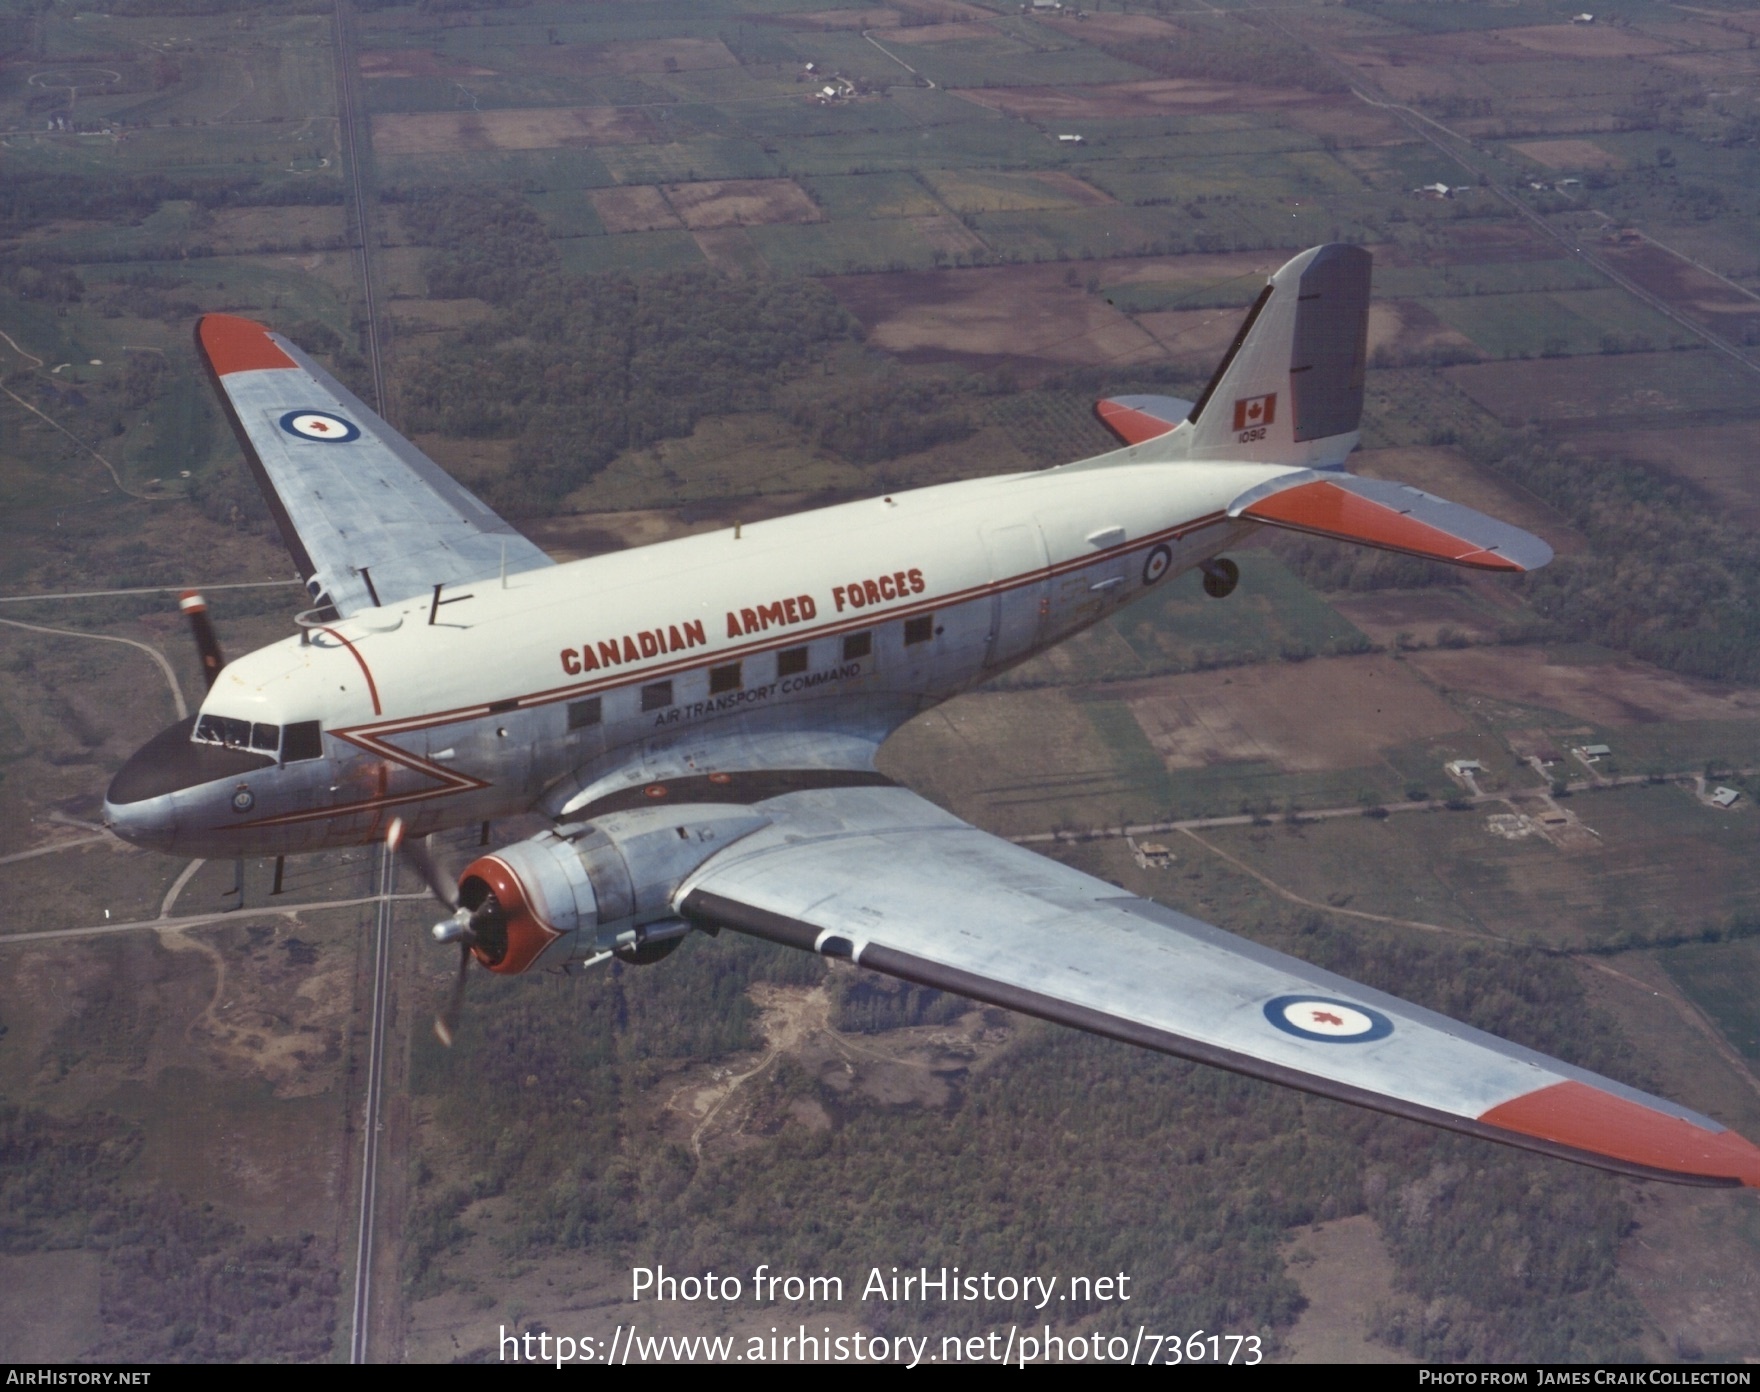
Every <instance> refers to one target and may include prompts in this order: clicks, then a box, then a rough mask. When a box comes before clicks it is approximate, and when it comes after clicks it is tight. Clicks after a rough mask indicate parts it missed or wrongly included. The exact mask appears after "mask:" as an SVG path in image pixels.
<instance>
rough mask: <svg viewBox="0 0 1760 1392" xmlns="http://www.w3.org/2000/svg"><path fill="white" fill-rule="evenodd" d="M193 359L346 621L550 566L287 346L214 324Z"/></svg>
mask: <svg viewBox="0 0 1760 1392" xmlns="http://www.w3.org/2000/svg"><path fill="white" fill-rule="evenodd" d="M196 347H197V349H198V350H199V351H200V353H201V355H202V359H203V361H204V362H206V363H207V365H208V369H209V371H210V373H212V375H213V377H214V380H215V384H216V386H217V387H218V389H219V393H220V399H221V401H222V402H223V403H224V405H225V407H226V412H227V415H228V416H229V417H230V418H231V421H232V426H233V430H234V431H235V432H236V433H237V435H238V439H239V443H240V444H241V445H242V446H243V447H244V451H245V457H246V459H247V460H248V461H249V463H250V466H251V472H252V473H253V474H254V475H255V476H256V480H257V484H258V486H259V487H261V488H262V490H263V496H264V498H265V499H266V500H267V501H268V504H269V508H270V511H271V512H273V513H274V515H275V520H276V522H277V523H279V524H280V527H281V535H282V539H283V540H284V541H285V542H286V544H287V549H288V550H289V551H290V552H292V554H293V559H294V563H295V564H296V565H297V566H298V567H299V570H300V574H301V576H302V577H303V578H304V579H305V581H306V586H307V588H308V589H309V590H310V591H311V593H312V596H313V598H314V599H315V600H317V601H318V602H319V603H327V604H330V605H332V606H333V607H334V608H335V609H336V611H337V612H338V613H339V614H342V615H344V616H346V615H348V614H353V613H357V612H359V611H360V610H362V609H373V608H377V607H379V606H380V605H383V604H392V603H395V602H396V601H398V600H404V599H410V598H413V597H414V596H416V595H424V594H428V593H429V592H431V591H432V589H433V587H434V586H435V585H456V584H460V583H463V582H467V581H473V580H483V579H487V578H489V577H491V576H494V575H496V574H498V573H499V572H501V571H502V570H503V569H505V570H506V571H507V572H508V573H509V574H512V573H516V572H519V571H523V570H535V569H537V568H538V567H540V566H547V565H550V564H552V562H551V560H550V558H549V557H548V556H546V555H545V554H544V553H543V552H542V551H540V550H539V549H538V548H537V547H536V546H534V545H533V544H532V543H531V542H530V541H528V540H527V539H526V538H525V537H523V536H521V535H520V534H519V533H518V532H517V531H515V530H514V529H513V528H512V527H511V526H509V525H508V523H507V522H505V521H503V520H502V519H501V518H500V517H499V516H497V515H496V514H495V513H494V512H493V511H492V510H491V509H489V508H487V507H485V506H484V505H483V504H482V503H481V502H479V501H478V500H477V499H476V498H474V497H472V496H471V495H470V493H468V492H467V491H465V489H463V488H461V487H460V486H459V485H458V484H457V483H456V482H454V480H453V479H452V478H451V477H450V476H449V475H447V474H446V472H445V471H444V470H442V469H441V468H440V467H439V466H438V465H436V464H435V463H434V462H433V461H432V460H431V459H429V458H428V457H427V456H426V455H424V454H423V453H422V452H421V451H420V450H418V449H417V448H416V447H415V446H414V445H412V444H410V443H409V441H407V440H405V439H404V438H403V437H402V436H401V435H399V434H398V433H397V432H396V431H395V430H393V429H392V428H391V427H390V426H389V425H387V424H386V423H385V422H384V421H383V420H381V419H380V418H379V416H378V415H377V414H375V413H374V412H373V411H371V410H369V409H368V408H367V406H366V405H365V403H363V402H362V401H360V400H359V399H358V398H357V397H356V396H355V395H354V394H353V393H352V392H350V391H349V390H348V388H346V387H344V386H343V385H342V384H341V383H340V382H338V381H337V380H336V379H335V378H334V377H332V376H330V374H329V373H327V372H325V371H324V369H323V368H321V367H319V366H318V365H317V364H316V363H315V362H313V361H312V360H311V359H310V358H309V357H307V356H306V355H305V354H304V353H302V352H300V350H299V349H298V348H296V347H294V346H293V344H291V343H289V342H288V341H287V340H286V339H285V338H282V337H281V336H280V335H279V334H273V333H270V332H269V330H268V329H266V328H264V327H263V326H262V325H261V324H257V323H253V322H252V321H251V320H249V319H240V318H237V317H235V316H233V315H229V314H209V315H205V316H204V317H203V318H202V319H201V320H200V321H199V322H198V323H197V325H196Z"/></svg>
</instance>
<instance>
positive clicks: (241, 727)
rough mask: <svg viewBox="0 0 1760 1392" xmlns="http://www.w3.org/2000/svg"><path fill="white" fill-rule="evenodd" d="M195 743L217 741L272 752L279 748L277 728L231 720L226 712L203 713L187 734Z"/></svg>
mask: <svg viewBox="0 0 1760 1392" xmlns="http://www.w3.org/2000/svg"><path fill="white" fill-rule="evenodd" d="M190 738H191V739H193V740H194V741H195V742H196V743H197V744H219V745H224V746H225V747H226V748H228V749H254V750H256V751H257V752H258V753H259V754H275V753H278V752H279V751H280V749H281V727H280V726H279V725H265V724H263V722H262V721H257V722H255V723H252V722H251V721H249V720H235V719H234V718H233V717H231V716H228V715H204V716H203V717H202V718H201V719H200V720H198V721H196V728H195V733H194V734H193V735H191V736H190Z"/></svg>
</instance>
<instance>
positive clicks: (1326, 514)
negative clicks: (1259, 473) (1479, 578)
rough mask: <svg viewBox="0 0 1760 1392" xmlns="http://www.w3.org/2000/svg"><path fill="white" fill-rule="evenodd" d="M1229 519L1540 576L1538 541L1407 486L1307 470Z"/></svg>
mask: <svg viewBox="0 0 1760 1392" xmlns="http://www.w3.org/2000/svg"><path fill="white" fill-rule="evenodd" d="M1228 513H1229V516H1231V517H1244V518H1247V519H1249V520H1250V521H1254V522H1264V523H1267V524H1269V525H1271V526H1274V527H1287V528H1289V529H1290V530H1291V531H1297V532H1310V533H1313V534H1314V535H1316V536H1324V537H1331V538H1333V539H1334V540H1336V541H1354V542H1359V543H1361V544H1362V545H1364V546H1376V547H1380V548H1381V549H1382V550H1385V551H1400V552H1404V553H1405V554H1406V555H1409V556H1422V557H1424V558H1426V559H1427V560H1433V561H1446V562H1447V563H1448V564H1450V565H1459V566H1470V567H1473V568H1474V569H1478V570H1501V571H1509V572H1521V571H1527V570H1538V569H1539V568H1540V567H1541V566H1543V565H1545V564H1546V563H1547V562H1548V561H1550V560H1551V559H1552V548H1551V547H1550V546H1548V545H1547V544H1546V543H1545V542H1543V541H1541V540H1540V538H1539V537H1537V536H1534V535H1532V534H1531V533H1529V532H1524V531H1523V530H1522V529H1521V528H1520V527H1512V526H1510V524H1509V523H1507V522H1500V521H1498V520H1497V519H1496V518H1495V517H1488V516H1486V515H1485V514H1484V513H1482V512H1477V511H1475V510H1474V509H1472V508H1470V507H1463V506H1462V505H1461V504H1459V503H1451V502H1449V501H1447V500H1446V499H1444V498H1438V497H1436V496H1435V495H1434V494H1430V493H1425V492H1423V491H1422V490H1421V489H1417V488H1413V487H1411V486H1409V485H1407V484H1403V483H1388V482H1385V481H1383V480H1381V479H1366V478H1358V477H1356V476H1355V475H1352V474H1344V473H1330V472H1329V473H1319V472H1316V471H1314V470H1302V471H1300V472H1298V473H1294V474H1288V475H1285V476H1284V477H1282V478H1278V479H1273V480H1272V481H1271V482H1270V483H1266V484H1261V485H1260V486H1259V487H1257V488H1254V489H1250V490H1249V491H1248V492H1246V493H1243V494H1242V495H1241V496H1240V497H1238V498H1236V499H1235V500H1234V502H1233V503H1231V504H1230V505H1229V508H1228Z"/></svg>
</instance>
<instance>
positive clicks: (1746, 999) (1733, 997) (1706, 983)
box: [1657, 938, 1760, 1062]
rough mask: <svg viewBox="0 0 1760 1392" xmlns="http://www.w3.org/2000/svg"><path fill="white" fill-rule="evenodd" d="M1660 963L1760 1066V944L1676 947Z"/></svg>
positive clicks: (1659, 956)
mask: <svg viewBox="0 0 1760 1392" xmlns="http://www.w3.org/2000/svg"><path fill="white" fill-rule="evenodd" d="M1657 960H1658V961H1660V962H1661V963H1662V966H1663V969H1664V970H1665V971H1667V973H1668V974H1669V977H1670V978H1671V979H1672V980H1673V981H1674V984H1675V985H1676V986H1679V987H1680V988H1681V990H1682V991H1683V992H1684V993H1685V994H1686V996H1687V998H1688V999H1689V1000H1691V1001H1692V1002H1693V1004H1694V1005H1696V1006H1698V1007H1699V1009H1701V1010H1702V1011H1704V1012H1705V1014H1706V1015H1707V1016H1709V1017H1710V1018H1711V1019H1712V1021H1714V1022H1715V1023H1716V1025H1717V1028H1718V1029H1719V1030H1721V1031H1722V1032H1723V1037H1724V1038H1725V1039H1727V1040H1729V1042H1730V1044H1731V1045H1732V1046H1734V1048H1735V1049H1736V1050H1737V1051H1738V1052H1740V1053H1741V1054H1742V1055H1743V1056H1744V1057H1746V1058H1750V1059H1754V1060H1755V1061H1757V1062H1760V942H1756V941H1755V940H1754V939H1752V938H1750V939H1748V940H1747V941H1745V942H1734V943H1706V944H1703V945H1702V946H1695V947H1677V948H1675V949H1673V950H1672V951H1670V952H1663V953H1659V954H1658V955H1657Z"/></svg>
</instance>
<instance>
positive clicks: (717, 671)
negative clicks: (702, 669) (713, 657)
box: [709, 662, 745, 696]
mask: <svg viewBox="0 0 1760 1392" xmlns="http://www.w3.org/2000/svg"><path fill="white" fill-rule="evenodd" d="M744 684H745V683H743V682H742V681H740V679H739V663H737V662H729V663H727V664H726V665H725V666H722V667H711V668H710V669H709V694H710V695H711V696H717V695H719V694H720V693H721V692H723V691H738V690H739V689H740V687H741V686H743V685H744Z"/></svg>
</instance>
